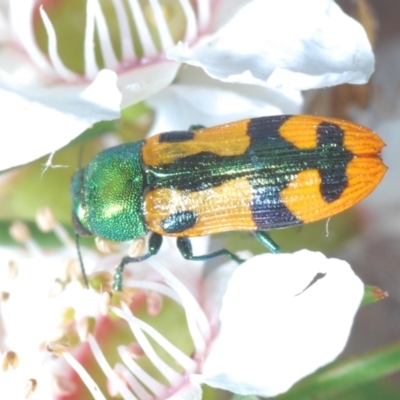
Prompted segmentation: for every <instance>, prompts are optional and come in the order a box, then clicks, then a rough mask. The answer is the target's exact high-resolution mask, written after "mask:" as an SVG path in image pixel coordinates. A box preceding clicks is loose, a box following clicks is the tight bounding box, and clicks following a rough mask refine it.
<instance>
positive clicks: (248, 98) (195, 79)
mask: <svg viewBox="0 0 400 400" xmlns="http://www.w3.org/2000/svg"><path fill="white" fill-rule="evenodd" d="M148 103H149V105H150V106H152V107H154V108H155V109H156V110H157V112H156V115H155V118H156V119H155V123H154V125H153V127H152V130H151V132H152V133H159V132H165V131H169V130H176V129H188V128H189V126H190V125H197V124H200V125H205V126H214V125H219V124H223V123H227V122H233V121H237V120H240V119H245V118H252V117H260V116H265V115H277V114H297V113H299V112H300V110H301V106H302V104H303V99H302V96H301V94H300V92H298V91H294V90H280V91H278V90H276V89H271V88H263V87H256V86H252V85H242V84H236V83H235V84H234V83H232V84H228V83H222V82H220V81H218V80H215V79H211V78H210V77H208V76H207V75H206V74H204V72H202V70H201V69H199V68H192V67H186V68H184V69H182V70H181V71H180V72H179V74H178V76H177V79H176V81H175V82H174V83H173V84H172V85H171V86H169V87H167V88H166V89H164V90H163V91H161V92H159V93H157V94H156V95H154V96H152V97H151V98H150V99H149V100H148ZM182 110H184V112H182Z"/></svg>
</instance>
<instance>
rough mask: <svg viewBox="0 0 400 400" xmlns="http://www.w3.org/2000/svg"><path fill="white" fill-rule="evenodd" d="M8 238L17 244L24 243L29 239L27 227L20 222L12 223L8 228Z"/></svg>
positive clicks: (29, 234) (29, 233)
mask: <svg viewBox="0 0 400 400" xmlns="http://www.w3.org/2000/svg"><path fill="white" fill-rule="evenodd" d="M9 232H10V236H11V237H12V238H13V239H14V240H15V241H16V242H18V243H26V242H27V241H28V240H29V239H30V238H31V232H30V230H29V228H28V226H27V225H26V224H25V223H23V222H21V221H14V222H13V223H12V224H11V225H10V228H9Z"/></svg>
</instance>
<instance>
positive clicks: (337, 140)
mask: <svg viewBox="0 0 400 400" xmlns="http://www.w3.org/2000/svg"><path fill="white" fill-rule="evenodd" d="M344 136H345V132H343V130H342V129H340V127H339V126H338V125H336V124H333V123H331V122H321V123H320V124H319V125H318V128H317V146H318V147H319V148H320V149H321V151H322V152H323V155H324V159H329V161H330V162H329V163H319V166H318V170H319V173H320V176H321V180H322V182H321V188H320V190H321V194H322V197H323V198H324V200H325V201H326V202H327V203H332V202H333V201H335V200H337V199H338V198H339V197H340V196H341V194H342V193H343V191H344V190H345V189H346V187H347V184H348V182H347V175H346V167H347V164H348V163H349V161H350V160H351V159H352V158H353V154H352V153H351V152H349V151H347V150H346V149H345V148H344V146H343V140H344Z"/></svg>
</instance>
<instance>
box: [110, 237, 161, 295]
mask: <svg viewBox="0 0 400 400" xmlns="http://www.w3.org/2000/svg"><path fill="white" fill-rule="evenodd" d="M162 240H163V239H162V236H161V235H159V234H158V233H154V232H153V233H152V234H151V236H150V238H149V251H148V252H147V253H146V254H144V255H143V256H140V257H129V256H127V257H124V258H123V259H122V260H121V262H120V263H119V265H118V267H117V268H116V271H115V274H114V285H113V289H114V290H115V291H119V290H122V280H123V274H124V269H125V265H126V264H129V263H133V262H140V261H144V260H146V259H148V258H149V257H151V256H154V254H157V253H158V251H159V250H160V248H161V244H162Z"/></svg>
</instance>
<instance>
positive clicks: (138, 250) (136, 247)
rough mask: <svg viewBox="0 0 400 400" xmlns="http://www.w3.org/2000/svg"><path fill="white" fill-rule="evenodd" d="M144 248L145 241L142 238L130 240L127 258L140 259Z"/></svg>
mask: <svg viewBox="0 0 400 400" xmlns="http://www.w3.org/2000/svg"><path fill="white" fill-rule="evenodd" d="M145 246H146V241H145V240H144V238H143V237H139V238H136V239H134V240H132V243H131V245H130V247H129V250H128V255H129V257H140V256H142V255H143V253H144V248H145Z"/></svg>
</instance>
